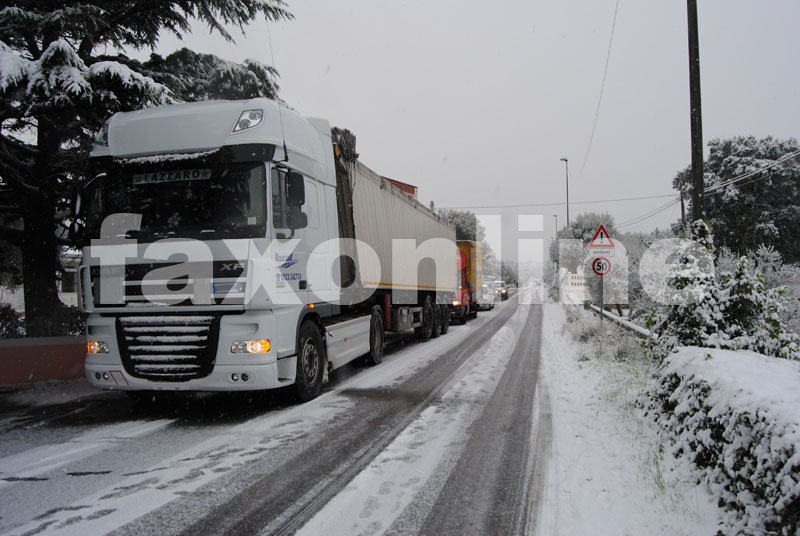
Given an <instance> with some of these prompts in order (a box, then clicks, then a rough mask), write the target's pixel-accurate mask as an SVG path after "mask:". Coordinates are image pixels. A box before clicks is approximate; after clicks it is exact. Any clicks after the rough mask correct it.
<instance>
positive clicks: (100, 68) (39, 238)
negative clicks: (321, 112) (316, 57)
mask: <svg viewBox="0 0 800 536" xmlns="http://www.w3.org/2000/svg"><path fill="white" fill-rule="evenodd" d="M259 16H266V17H267V18H269V19H271V20H280V19H289V18H291V15H290V14H289V13H288V12H287V11H286V9H285V3H284V2H283V0H266V1H261V0H241V1H232V0H181V1H163V2H134V1H132V0H125V1H123V0H110V1H105V2H99V3H98V2H86V1H69V0H68V1H63V0H62V1H58V2H56V1H53V0H18V1H12V2H8V3H6V4H5V5H4V7H3V8H2V9H0V65H2V69H3V71H2V72H0V127H1V128H0V130H1V131H0V193H1V194H2V197H3V200H4V205H6V202H8V203H9V206H11V207H13V210H10V211H9V212H8V213H6V214H0V239H2V240H6V241H8V242H11V243H13V244H15V245H16V246H18V247H20V248H21V252H22V253H21V255H22V263H21V264H22V271H23V276H24V280H25V289H24V291H25V304H26V331H27V334H28V335H29V336H39V335H54V334H57V333H58V332H59V331H58V330H64V329H68V328H65V327H64V326H65V325H66V324H69V323H68V322H67V323H66V324H65V323H64V322H62V321H61V319H60V318H59V316H60V315H59V311H60V310H61V305H60V302H59V299H58V293H57V290H56V280H57V272H58V261H57V255H58V252H59V250H60V246H61V245H63V244H68V243H71V242H72V240H71V237H70V235H69V233H68V232H67V229H69V228H72V225H71V224H72V223H73V220H74V216H73V215H72V213H71V203H70V201H71V200H72V199H73V198H74V197H75V194H76V192H77V191H79V190H80V188H81V185H82V184H83V182H84V181H85V179H86V171H87V155H88V150H89V149H90V148H91V145H92V138H93V135H94V133H95V132H96V131H97V130H98V129H99V128H100V127H101V126H102V124H103V122H104V121H105V120H106V119H107V118H108V117H109V116H110V115H112V114H113V113H114V112H117V111H125V110H132V109H136V108H141V107H145V106H151V105H154V104H161V103H166V102H170V101H171V100H175V99H182V98H185V99H193V98H197V99H200V98H211V97H215V98H239V97H251V96H256V95H265V96H269V97H273V96H274V93H275V91H276V89H277V86H275V84H274V81H273V79H274V75H275V72H274V70H273V69H272V68H271V67H266V66H263V65H261V64H259V63H257V62H253V61H248V62H245V64H244V65H243V66H238V65H236V64H232V63H230V62H225V61H223V60H220V59H219V58H216V57H214V56H210V55H200V54H194V53H193V52H191V51H186V50H184V51H179V52H177V53H175V54H174V55H170V56H168V57H167V58H164V59H161V58H159V57H154V58H153V59H151V60H150V62H148V64H149V66H148V65H142V64H140V63H138V62H135V61H132V60H130V59H128V58H126V57H124V56H115V57H108V56H106V55H105V54H106V52H107V50H108V49H109V48H110V49H114V48H116V49H124V48H126V47H128V48H135V49H142V48H145V49H147V48H153V47H154V46H155V45H156V43H157V41H158V38H159V36H160V35H161V32H163V31H166V32H171V33H173V34H176V35H178V36H182V35H184V34H185V33H187V32H188V31H189V30H190V26H191V24H192V22H193V21H195V20H196V21H200V22H201V23H204V24H206V25H207V26H208V27H209V28H210V29H211V30H212V31H216V32H218V33H219V34H221V35H223V36H224V37H225V38H226V39H229V40H230V39H231V36H230V34H229V33H228V32H227V30H226V29H225V26H226V25H234V26H238V27H240V28H242V27H243V26H244V25H245V24H248V23H250V22H252V21H253V20H255V19H256V17H259ZM159 69H164V70H168V71H169V72H164V71H159ZM206 76H208V77H209V78H208V79H206V78H205V77H206ZM184 77H185V78H184ZM159 81H162V82H163V83H159Z"/></svg>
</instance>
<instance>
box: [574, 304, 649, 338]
mask: <svg viewBox="0 0 800 536" xmlns="http://www.w3.org/2000/svg"><path fill="white" fill-rule="evenodd" d="M583 308H584V309H586V310H587V311H590V312H592V313H594V314H596V315H597V316H600V317H603V318H607V319H608V320H610V321H611V322H612V323H614V324H615V325H616V326H617V327H618V328H620V329H622V330H623V331H626V332H628V333H630V334H631V335H633V336H635V337H638V338H640V339H643V340H651V339H652V340H655V339H657V338H658V336H657V335H655V334H653V333H651V332H650V330H649V329H646V328H643V327H642V326H637V325H636V324H634V323H633V322H631V321H630V320H625V319H624V318H622V317H621V316H619V315H615V314H614V313H610V312H608V311H604V310H603V309H601V308H600V307H598V306H596V305H594V304H593V303H589V302H585V303H584V304H583Z"/></svg>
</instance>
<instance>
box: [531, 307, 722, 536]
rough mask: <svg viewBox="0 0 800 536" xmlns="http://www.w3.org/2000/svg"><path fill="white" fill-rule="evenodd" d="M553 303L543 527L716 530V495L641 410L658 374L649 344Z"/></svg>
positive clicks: (545, 339) (547, 328) (548, 310)
mask: <svg viewBox="0 0 800 536" xmlns="http://www.w3.org/2000/svg"><path fill="white" fill-rule="evenodd" d="M544 308H545V311H544V322H543V328H542V331H543V333H542V365H541V366H542V368H541V370H542V377H541V378H540V381H543V382H545V384H546V385H547V387H548V390H549V394H550V406H551V410H552V413H553V415H552V416H553V444H552V447H551V453H552V458H551V460H550V463H549V466H548V470H547V482H548V483H547V487H546V490H545V491H544V494H543V495H544V498H543V499H542V500H543V504H541V505H540V508H539V522H538V524H537V533H538V534H540V535H542V536H545V535H552V534H565V535H573V534H574V535H582V534H592V535H604V534H608V535H622V534H631V535H634V534H635V535H639V534H648V535H656V534H665V535H670V536H672V535H680V534H686V535H702V534H707V535H713V534H716V532H717V530H718V522H719V519H720V513H719V511H718V509H717V507H716V505H715V504H714V499H713V497H711V495H710V494H709V493H708V491H707V489H705V488H702V487H697V486H695V485H694V479H693V478H694V477H693V475H692V474H691V472H690V469H689V467H688V465H687V464H685V463H684V462H680V461H678V460H674V459H672V458H670V457H669V455H668V454H666V453H665V452H664V449H662V447H661V445H660V444H659V442H658V439H657V435H656V430H655V425H653V424H651V423H650V422H649V421H647V420H645V418H644V417H643V416H641V414H640V412H638V411H636V410H634V409H633V402H634V400H635V398H636V396H637V394H638V392H639V390H640V389H641V387H642V386H643V385H644V384H645V383H646V382H647V381H648V379H649V377H650V375H651V373H652V368H651V366H648V365H646V364H644V363H643V358H642V352H641V349H640V348H639V347H638V346H636V345H635V343H632V342H627V339H628V337H623V336H621V335H620V332H619V331H617V330H616V328H614V327H611V326H610V325H609V323H608V322H606V323H605V326H604V329H603V330H600V329H599V319H598V318H597V317H594V316H588V313H585V312H584V311H582V310H580V309H578V308H577V307H574V306H569V305H567V306H563V305H557V304H548V305H545V306H544ZM568 310H569V319H568V314H567V311H568ZM565 326H567V329H566V330H565V329H564V328H565ZM571 333H573V334H575V335H577V336H578V337H579V340H580V339H582V340H583V341H585V342H584V343H581V342H579V341H576V340H575V339H574V338H573V335H571ZM603 338H606V340H605V341H604V342H603V343H602V344H601V340H602V339H603Z"/></svg>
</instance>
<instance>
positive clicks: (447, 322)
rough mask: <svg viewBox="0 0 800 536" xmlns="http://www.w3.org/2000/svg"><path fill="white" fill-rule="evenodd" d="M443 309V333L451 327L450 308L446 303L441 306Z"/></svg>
mask: <svg viewBox="0 0 800 536" xmlns="http://www.w3.org/2000/svg"><path fill="white" fill-rule="evenodd" d="M441 309H442V335H444V334H445V333H447V332H448V330H449V329H450V308H449V307H447V306H446V305H442V306H441Z"/></svg>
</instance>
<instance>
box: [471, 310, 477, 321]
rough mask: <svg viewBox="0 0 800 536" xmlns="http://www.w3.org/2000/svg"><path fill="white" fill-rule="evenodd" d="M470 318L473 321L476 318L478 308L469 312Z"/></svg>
mask: <svg viewBox="0 0 800 536" xmlns="http://www.w3.org/2000/svg"><path fill="white" fill-rule="evenodd" d="M470 318H472V319H473V320H474V319H476V318H478V308H477V307H476V308H475V310H474V311H471V312H470Z"/></svg>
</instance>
